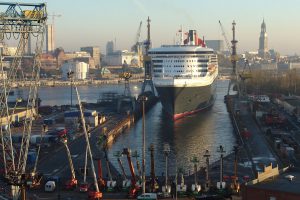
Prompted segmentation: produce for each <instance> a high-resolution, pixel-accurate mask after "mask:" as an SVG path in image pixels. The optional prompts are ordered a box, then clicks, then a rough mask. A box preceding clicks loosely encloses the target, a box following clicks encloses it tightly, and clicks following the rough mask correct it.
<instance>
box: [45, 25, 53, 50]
mask: <svg viewBox="0 0 300 200" xmlns="http://www.w3.org/2000/svg"><path fill="white" fill-rule="evenodd" d="M52 51H54V29H53V25H52V24H48V25H47V27H46V52H47V53H49V52H52Z"/></svg>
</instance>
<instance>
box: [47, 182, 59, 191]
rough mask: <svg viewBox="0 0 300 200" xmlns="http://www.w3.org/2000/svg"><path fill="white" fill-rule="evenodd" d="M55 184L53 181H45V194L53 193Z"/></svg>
mask: <svg viewBox="0 0 300 200" xmlns="http://www.w3.org/2000/svg"><path fill="white" fill-rule="evenodd" d="M55 187H56V185H55V182H54V181H47V183H46V184H45V192H53V191H54V190H55Z"/></svg>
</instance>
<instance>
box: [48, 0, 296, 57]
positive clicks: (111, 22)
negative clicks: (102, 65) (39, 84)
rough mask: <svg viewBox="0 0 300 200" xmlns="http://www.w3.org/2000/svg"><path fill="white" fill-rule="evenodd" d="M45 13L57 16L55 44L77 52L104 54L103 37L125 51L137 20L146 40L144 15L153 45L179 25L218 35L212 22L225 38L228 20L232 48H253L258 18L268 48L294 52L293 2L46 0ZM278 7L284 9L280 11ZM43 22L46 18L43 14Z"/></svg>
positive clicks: (167, 41)
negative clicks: (235, 45) (87, 49)
mask: <svg viewBox="0 0 300 200" xmlns="http://www.w3.org/2000/svg"><path fill="white" fill-rule="evenodd" d="M46 2H47V6H48V8H47V9H48V13H49V14H50V15H51V14H53V13H55V14H61V17H60V18H57V19H55V28H54V29H55V30H54V31H55V40H56V41H55V43H56V47H63V48H64V49H65V50H66V51H78V50H79V49H80V47H82V46H99V47H100V49H101V53H105V47H106V43H107V41H110V40H113V41H114V40H115V39H116V41H117V44H116V48H117V49H130V47H131V46H132V45H133V44H134V40H135V37H136V32H137V29H138V26H139V23H140V21H143V25H142V32H141V39H145V38H146V19H147V17H148V16H149V17H150V19H151V39H152V42H153V46H154V47H157V46H160V45H161V44H172V43H173V42H174V39H175V35H176V32H177V31H178V30H179V29H180V25H182V26H183V28H184V30H185V31H187V30H188V29H195V30H197V31H198V34H199V35H200V36H201V37H202V36H204V37H205V39H221V40H223V39H224V38H223V36H222V34H221V29H220V26H219V23H218V20H221V22H222V24H223V26H224V27H225V31H226V35H227V38H228V39H229V40H231V37H232V36H231V23H232V21H233V20H235V21H236V23H237V26H236V30H237V39H238V41H239V42H238V52H239V53H243V52H244V51H257V50H258V48H259V47H258V45H259V35H260V28H261V22H262V20H263V19H264V20H265V23H266V25H267V32H268V40H269V41H268V44H269V49H275V50H276V51H279V52H280V53H281V54H282V55H286V54H289V55H293V54H295V53H297V54H299V53H300V47H299V45H298V44H299V43H300V38H299V37H298V35H299V34H300V29H299V28H297V27H296V26H295V24H297V21H298V20H299V18H300V17H299V16H298V15H297V8H298V7H299V6H300V2H297V1H296V0H288V1H282V0H265V1H259V0H253V1H240V0H228V1H218V0H210V1H208V0H206V1H197V0H189V1H182V0H152V1H146V0H123V1H118V0H112V1H104V0H100V1H97V0H90V1H89V3H87V2H84V1H76V2H75V1H71V0H64V1H58V0H51V1H50V0H46ZM282 8H284V9H282ZM48 22H49V23H52V18H51V16H49V20H48Z"/></svg>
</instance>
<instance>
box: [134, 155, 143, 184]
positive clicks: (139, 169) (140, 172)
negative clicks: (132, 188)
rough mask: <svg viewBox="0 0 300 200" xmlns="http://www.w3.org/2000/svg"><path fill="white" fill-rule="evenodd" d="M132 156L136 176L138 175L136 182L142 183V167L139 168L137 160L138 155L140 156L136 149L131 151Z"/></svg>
mask: <svg viewBox="0 0 300 200" xmlns="http://www.w3.org/2000/svg"><path fill="white" fill-rule="evenodd" d="M132 157H134V158H135V162H136V168H137V170H138V177H139V181H138V182H139V183H138V184H139V185H141V184H142V169H141V165H140V162H139V160H138V157H140V156H139V154H138V152H137V150H135V151H134V152H133V153H132Z"/></svg>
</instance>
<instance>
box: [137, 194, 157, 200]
mask: <svg viewBox="0 0 300 200" xmlns="http://www.w3.org/2000/svg"><path fill="white" fill-rule="evenodd" d="M137 199H138V200H157V194H156V193H144V194H141V195H140V196H138V197H137Z"/></svg>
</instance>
